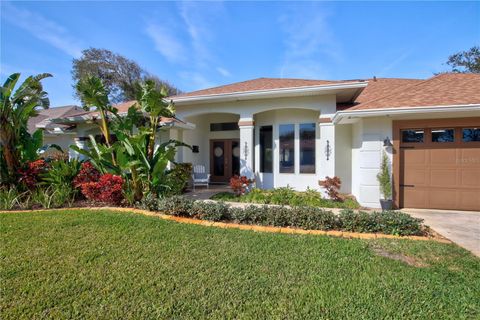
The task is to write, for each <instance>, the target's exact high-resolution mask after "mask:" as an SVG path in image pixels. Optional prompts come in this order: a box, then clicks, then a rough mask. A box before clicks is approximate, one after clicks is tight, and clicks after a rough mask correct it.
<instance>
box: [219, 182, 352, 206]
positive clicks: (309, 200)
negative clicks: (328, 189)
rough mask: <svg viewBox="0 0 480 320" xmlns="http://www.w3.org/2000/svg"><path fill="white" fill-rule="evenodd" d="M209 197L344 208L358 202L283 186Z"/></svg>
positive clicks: (224, 193) (221, 193)
mask: <svg viewBox="0 0 480 320" xmlns="http://www.w3.org/2000/svg"><path fill="white" fill-rule="evenodd" d="M210 199H212V200H218V201H232V202H246V203H259V204H277V205H290V206H312V207H320V208H344V209H358V208H360V205H359V204H358V202H357V201H356V200H355V199H353V198H349V197H347V198H346V199H345V200H344V201H333V200H330V199H325V198H322V195H321V193H320V192H318V191H316V190H312V189H310V190H307V191H294V190H293V189H291V188H288V187H283V188H276V189H273V190H262V189H253V190H252V191H251V192H249V193H247V194H245V195H242V196H240V197H238V196H236V195H235V194H233V193H232V192H219V193H217V194H214V195H213V196H212V197H211V198H210Z"/></svg>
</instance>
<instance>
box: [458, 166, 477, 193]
mask: <svg viewBox="0 0 480 320" xmlns="http://www.w3.org/2000/svg"><path fill="white" fill-rule="evenodd" d="M459 176H460V181H459V184H460V185H461V186H463V187H469V188H478V182H479V181H480V168H476V169H470V168H468V169H463V168H462V169H459ZM479 193H480V191H479ZM479 196H480V194H479Z"/></svg>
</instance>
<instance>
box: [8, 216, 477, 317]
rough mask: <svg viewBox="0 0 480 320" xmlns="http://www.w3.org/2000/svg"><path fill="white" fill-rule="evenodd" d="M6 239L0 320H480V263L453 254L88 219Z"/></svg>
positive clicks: (16, 225)
mask: <svg viewBox="0 0 480 320" xmlns="http://www.w3.org/2000/svg"><path fill="white" fill-rule="evenodd" d="M0 234H1V253H0V254H1V261H0V263H1V265H0V267H1V268H0V272H1V273H0V275H1V279H0V280H1V286H2V288H1V294H0V311H1V314H0V317H1V318H2V319H21V318H25V319H32V318H57V319H58V318H86V319H95V318H103V319H105V318H111V319H120V318H122V319H125V318H158V319H167V318H175V319H179V318H189V319H199V318H217V319H225V318H227V319H228V318H230V319H231V318H236V319H240V318H241V319H251V318H256V319H267V318H276V319H279V318H281V319H285V318H298V319H305V318H309V319H319V318H328V319H332V318H338V319H346V318H350V319H360V318H377V319H381V318H390V319H392V318H410V319H411V318H418V319H445V318H455V319H458V318H476V319H478V318H479V317H480V299H478V297H480V259H478V258H475V257H473V256H472V255H471V254H469V253H468V252H466V251H465V250H463V249H461V248H459V247H457V246H455V245H449V244H440V243H435V242H425V241H418V242H415V241H409V240H382V241H380V240H376V241H367V240H348V239H341V238H333V237H324V236H311V235H287V234H269V233H255V232H252V231H242V230H233V229H218V228H213V227H203V226H197V225H186V224H179V223H175V222H170V221H163V220H160V219H157V218H154V217H146V216H141V215H135V214H126V213H114V212H108V211H97V212H92V211H82V210H65V211H62V212H58V211H57V212H48V213H28V214H25V213H19V214H0ZM379 250H380V251H383V252H384V253H385V252H387V253H392V254H403V255H406V256H408V257H409V259H410V262H411V263H413V264H414V265H409V264H407V263H405V262H402V261H398V260H393V259H390V258H386V257H383V256H379V255H378V254H376V253H375V251H379Z"/></svg>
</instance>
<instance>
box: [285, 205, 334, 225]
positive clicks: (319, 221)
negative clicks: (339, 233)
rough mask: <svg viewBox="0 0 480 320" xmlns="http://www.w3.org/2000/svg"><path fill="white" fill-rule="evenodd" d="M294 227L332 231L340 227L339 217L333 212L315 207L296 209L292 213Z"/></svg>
mask: <svg viewBox="0 0 480 320" xmlns="http://www.w3.org/2000/svg"><path fill="white" fill-rule="evenodd" d="M291 215H292V216H291V218H290V220H291V224H292V226H294V227H298V228H302V229H310V230H332V229H336V228H337V226H338V221H337V217H336V216H335V214H334V213H333V212H331V211H327V210H323V209H320V208H315V207H296V208H293V210H292V213H291Z"/></svg>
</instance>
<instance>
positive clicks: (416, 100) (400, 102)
mask: <svg viewBox="0 0 480 320" xmlns="http://www.w3.org/2000/svg"><path fill="white" fill-rule="evenodd" d="M370 84H371V82H370V83H369V85H368V86H367V89H368V87H369V86H370ZM465 104H480V74H464V73H443V74H439V75H437V76H434V77H432V78H430V79H427V80H424V81H420V82H416V83H415V82H413V84H411V85H407V86H404V87H403V88H401V89H400V90H395V91H394V92H391V93H387V94H386V95H384V96H380V97H378V98H376V99H373V100H369V101H366V102H362V103H360V104H359V105H356V106H354V107H352V108H349V109H348V110H368V109H384V108H401V107H426V106H445V105H465Z"/></svg>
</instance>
